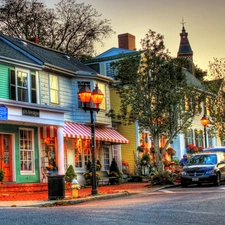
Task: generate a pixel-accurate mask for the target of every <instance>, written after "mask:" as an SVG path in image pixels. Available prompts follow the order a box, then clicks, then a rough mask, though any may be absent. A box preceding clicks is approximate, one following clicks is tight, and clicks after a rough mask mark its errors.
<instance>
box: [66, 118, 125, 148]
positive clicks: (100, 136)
mask: <svg viewBox="0 0 225 225" xmlns="http://www.w3.org/2000/svg"><path fill="white" fill-rule="evenodd" d="M65 125H66V126H65V127H64V128H63V133H64V137H71V138H82V139H91V127H90V126H87V125H84V124H78V123H72V122H65ZM95 139H96V140H100V141H107V142H114V143H121V144H128V143H129V140H127V139H126V138H125V137H124V136H122V135H121V134H120V133H119V132H118V131H116V130H114V129H113V128H106V127H104V128H99V127H95Z"/></svg>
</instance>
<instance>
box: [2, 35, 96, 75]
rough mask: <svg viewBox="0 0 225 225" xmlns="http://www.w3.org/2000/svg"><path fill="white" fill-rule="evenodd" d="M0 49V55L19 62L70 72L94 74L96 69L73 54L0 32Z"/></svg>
mask: <svg viewBox="0 0 225 225" xmlns="http://www.w3.org/2000/svg"><path fill="white" fill-rule="evenodd" d="M0 49H1V50H0V55H1V56H4V57H7V58H9V59H18V60H20V61H21V62H29V63H33V64H36V65H43V66H45V67H49V66H50V67H51V66H52V67H57V68H61V69H64V70H69V71H72V72H78V71H80V72H86V73H87V72H88V73H93V74H96V71H94V70H93V69H91V68H89V67H88V66H86V65H84V64H83V63H81V62H80V61H78V60H77V59H76V58H74V57H73V56H69V55H67V54H65V53H63V52H60V51H57V50H53V49H50V48H46V47H43V46H41V45H38V44H36V43H34V42H31V41H27V40H23V39H21V38H12V37H9V36H6V35H3V34H1V35H0Z"/></svg>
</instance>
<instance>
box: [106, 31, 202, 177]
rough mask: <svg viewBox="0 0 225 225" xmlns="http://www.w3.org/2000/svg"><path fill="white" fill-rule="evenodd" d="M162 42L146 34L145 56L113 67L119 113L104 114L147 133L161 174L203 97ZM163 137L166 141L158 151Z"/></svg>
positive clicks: (142, 42) (154, 34) (143, 43)
mask: <svg viewBox="0 0 225 225" xmlns="http://www.w3.org/2000/svg"><path fill="white" fill-rule="evenodd" d="M163 40H164V37H163V36H162V35H160V34H156V32H154V31H152V30H149V32H148V33H147V34H146V37H145V38H144V39H143V40H141V44H142V48H143V49H144V52H143V53H141V54H140V55H139V57H132V56H129V57H125V58H123V59H122V60H119V61H116V62H114V63H112V67H114V69H116V71H117V74H116V75H115V81H114V82H113V84H112V87H113V88H115V89H116V91H117V93H118V95H119V96H120V99H121V105H120V111H119V112H118V113H116V112H115V111H114V110H111V111H110V112H109V113H108V114H107V115H109V116H112V117H114V118H115V117H116V118H117V119H120V120H121V122H123V123H124V124H129V123H133V122H135V121H138V125H139V129H140V130H141V131H143V130H145V131H149V133H150V138H151V140H152V141H153V143H154V147H155V152H156V164H157V169H158V171H159V173H162V172H163V162H162V156H163V154H164V152H165V151H166V148H167V147H168V145H169V143H170V142H171V141H172V140H173V139H174V138H175V137H176V136H177V134H178V133H180V132H182V131H184V130H185V129H186V128H188V127H190V125H191V123H192V121H193V118H194V116H195V114H196V113H200V108H199V107H198V106H199V104H200V101H202V97H203V93H202V92H199V90H197V89H196V88H195V87H194V86H193V85H192V84H191V83H190V81H188V80H187V78H186V75H185V72H184V69H183V64H184V61H183V60H182V59H179V58H172V57H170V56H169V52H168V50H167V49H166V48H165V45H164V41H163ZM187 93H188V96H187ZM187 100H189V101H187ZM187 103H188V104H189V105H188V106H189V109H188V110H187V109H185V106H187V105H185V104H187ZM197 109H198V110H199V111H198V112H196V110H197ZM162 136H165V137H166V139H167V141H166V144H165V146H164V147H163V149H161V151H160V147H159V142H160V138H161V137H162Z"/></svg>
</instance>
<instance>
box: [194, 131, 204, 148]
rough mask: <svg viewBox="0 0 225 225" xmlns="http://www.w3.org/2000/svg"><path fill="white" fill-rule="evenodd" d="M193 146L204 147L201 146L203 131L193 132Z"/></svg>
mask: <svg viewBox="0 0 225 225" xmlns="http://www.w3.org/2000/svg"><path fill="white" fill-rule="evenodd" d="M195 145H196V146H197V147H201V146H204V145H203V131H202V130H195Z"/></svg>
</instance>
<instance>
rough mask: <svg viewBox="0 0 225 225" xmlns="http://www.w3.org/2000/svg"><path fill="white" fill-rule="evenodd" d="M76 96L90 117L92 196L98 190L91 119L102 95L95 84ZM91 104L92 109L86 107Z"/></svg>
mask: <svg viewBox="0 0 225 225" xmlns="http://www.w3.org/2000/svg"><path fill="white" fill-rule="evenodd" d="M78 96H79V98H80V100H81V102H82V103H84V106H83V107H82V109H83V110H84V111H85V112H86V111H90V116H91V156H92V163H91V164H92V165H91V169H92V191H91V194H92V195H97V194H98V190H97V179H96V165H95V127H94V117H93V112H94V111H95V112H98V111H99V110H100V108H99V104H101V102H102V99H103V97H104V95H103V94H102V92H101V91H100V90H99V89H98V85H97V84H96V86H95V89H94V90H93V91H92V92H91V91H90V89H89V87H87V85H85V86H84V87H83V88H81V90H80V91H79V92H78ZM91 101H92V103H94V104H95V106H96V107H95V108H94V107H91V106H90V107H87V103H90V102H91Z"/></svg>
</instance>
